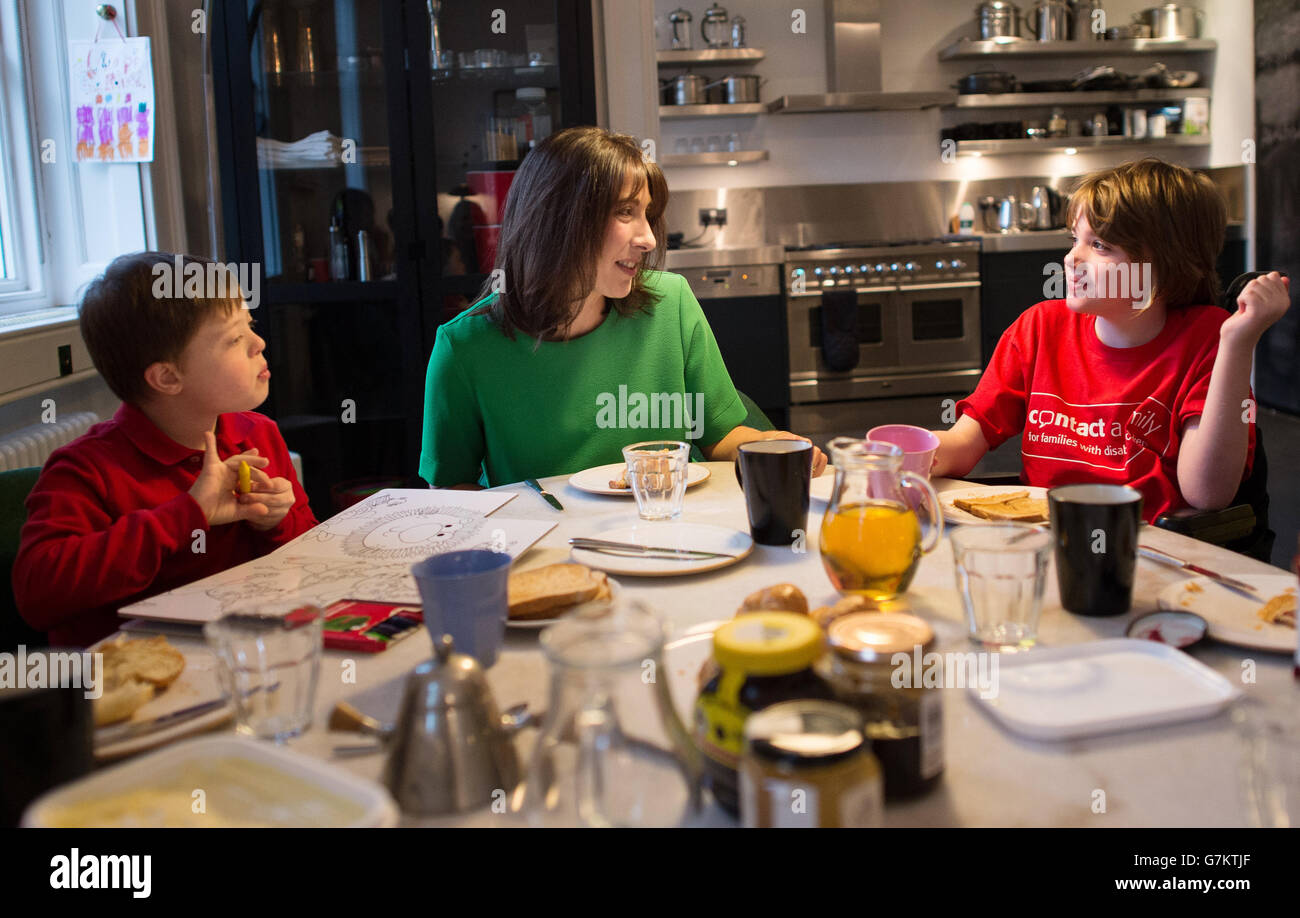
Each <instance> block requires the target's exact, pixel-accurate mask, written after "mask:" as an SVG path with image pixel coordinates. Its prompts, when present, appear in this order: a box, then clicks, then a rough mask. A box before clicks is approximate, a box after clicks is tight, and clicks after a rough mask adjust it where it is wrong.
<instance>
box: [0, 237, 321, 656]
mask: <svg viewBox="0 0 1300 918" xmlns="http://www.w3.org/2000/svg"><path fill="white" fill-rule="evenodd" d="M178 268H179V269H180V271H179V272H178V270H177V269H178ZM168 273H171V274H176V273H180V274H181V276H178V277H172V278H171V283H170V284H164V283H162V282H163V281H164V280H166V279H167V278H166V277H164V275H166V274H168ZM195 280H198V281H199V283H197V284H195V283H194V281H195ZM196 286H198V287H202V288H205V289H203V290H202V291H201V292H202V293H203V295H201V296H192V295H189V293H190V291H192V290H193V289H194V288H195V287H196ZM182 291H185V293H182ZM173 293H174V294H175V295H173ZM160 294H166V295H160ZM81 335H82V338H83V339H84V340H85V342H86V347H87V349H88V350H89V351H90V356H91V359H92V360H93V361H94V363H95V368H96V369H98V370H99V373H100V375H101V376H103V377H104V381H105V382H106V383H107V384H108V386H109V388H111V389H112V390H113V392H114V393H115V394H116V395H118V397H120V398H121V399H122V407H121V408H120V409H118V411H117V413H116V414H115V415H114V416H113V418H112V419H111V420H108V421H104V422H102V423H99V424H96V425H95V426H94V427H92V428H91V429H90V430H89V431H88V432H87V433H86V434H85V436H82V437H79V438H78V439H77V440H75V441H74V442H72V443H69V444H68V445H67V446H65V447H63V448H61V449H59V450H56V451H55V452H54V453H53V455H51V456H50V458H49V460H48V461H47V462H46V463H45V467H44V468H43V469H42V471H41V476H40V478H39V479H38V480H37V482H36V486H35V487H34V488H33V489H32V493H31V495H30V496H29V497H28V498H27V514H28V516H27V523H26V525H25V526H24V527H23V530H22V541H21V545H20V547H19V549H18V557H17V559H16V560H15V562H14V571H13V583H14V599H15V600H16V601H17V604H18V610H19V612H20V613H21V614H22V616H23V618H24V619H26V620H27V622H28V624H30V625H31V626H32V627H34V628H37V629H38V630H41V631H48V632H50V641H51V643H52V644H55V645H59V644H62V645H78V646H84V645H87V644H90V643H92V642H93V641H95V640H98V639H99V638H101V637H104V636H105V635H107V634H109V633H111V632H112V631H113V630H114V629H115V628H116V627H117V615H116V613H117V610H118V609H119V608H120V607H122V606H125V605H129V604H130V603H133V602H135V601H137V600H140V599H144V598H145V597H147V596H152V595H153V594H155V593H161V592H164V591H166V590H170V589H173V588H175V587H178V586H181V585H183V584H186V583H189V582H191V581H194V580H197V579H199V578H201V577H206V576H208V575H209V574H214V573H217V572H218V571H222V570H225V569H226V568H228V567H231V566H233V565H236V564H240V563H242V562H244V561H249V560H251V559H253V558H256V557H258V556H260V555H264V554H266V553H268V552H270V551H271V550H273V549H274V548H276V547H277V546H279V545H281V544H283V543H285V542H288V541H289V540H290V539H293V538H294V537H295V536H298V535H299V534H301V533H303V532H305V531H307V530H308V529H310V528H311V527H312V526H315V525H316V518H315V517H314V516H312V512H311V508H310V507H309V506H308V505H307V495H306V494H305V493H304V492H303V490H302V486H301V485H299V484H298V479H297V476H296V475H295V474H294V471H293V465H292V464H291V463H290V460H289V451H288V448H287V447H286V446H285V444H284V440H283V438H281V436H280V431H279V428H277V427H276V426H275V422H273V421H271V420H270V419H269V418H267V417H265V416H263V415H260V414H257V413H255V412H253V411H252V410H251V409H253V408H256V407H257V406H258V405H260V404H261V403H262V402H264V401H265V400H266V396H267V392H268V386H269V383H268V380H269V379H270V376H271V374H270V371H269V370H268V369H267V365H266V359H265V358H264V357H263V356H262V351H263V350H264V349H265V347H266V342H265V341H263V340H262V339H261V338H260V337H258V336H257V335H256V334H255V333H254V332H253V322H252V319H251V316H250V313H249V309H248V308H247V307H246V306H245V304H244V302H243V301H242V299H240V291H239V287H238V283H237V282H236V281H234V280H233V278H232V277H231V275H230V274H228V273H226V269H225V268H224V267H223V266H220V265H214V264H213V263H212V262H210V261H208V260H207V259H204V258H198V257H195V256H180V257H178V256H174V255H170V254H166V253H162V252H141V253H138V254H135V255H124V256H122V257H120V258H118V259H116V260H114V261H113V263H112V264H110V265H109V266H108V269H107V270H106V271H105V272H104V274H103V275H102V276H101V277H99V278H96V280H95V281H94V282H92V283H91V285H90V287H89V288H88V289H87V291H86V295H85V297H84V298H83V299H82V303H81ZM222 457H224V458H222ZM241 462H246V463H247V464H248V466H249V469H250V476H249V477H250V479H251V488H250V490H249V491H248V493H240V490H239V487H238V485H239V467H240V463H241Z"/></svg>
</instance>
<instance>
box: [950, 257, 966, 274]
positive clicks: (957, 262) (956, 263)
mask: <svg viewBox="0 0 1300 918" xmlns="http://www.w3.org/2000/svg"><path fill="white" fill-rule="evenodd" d="M965 267H966V262H964V261H962V260H961V259H960V258H954V259H953V260H952V269H953V270H954V271H961V270H963V269H964V268H965Z"/></svg>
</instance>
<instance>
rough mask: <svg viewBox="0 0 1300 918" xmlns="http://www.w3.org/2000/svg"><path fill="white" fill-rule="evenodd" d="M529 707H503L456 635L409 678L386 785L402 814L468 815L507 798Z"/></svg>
mask: <svg viewBox="0 0 1300 918" xmlns="http://www.w3.org/2000/svg"><path fill="white" fill-rule="evenodd" d="M532 721H533V716H532V715H531V714H529V713H527V711H526V706H525V705H519V706H517V707H514V708H511V709H510V710H509V711H507V712H506V713H505V714H501V713H500V712H499V711H498V710H497V706H496V702H495V701H494V700H493V698H492V690H491V689H490V688H489V687H488V684H487V677H486V676H485V675H484V672H483V667H482V666H481V665H480V664H479V662H478V661H477V660H475V659H474V658H473V657H471V656H467V655H465V654H461V653H456V652H455V649H454V647H453V644H452V639H451V635H443V636H442V639H441V640H439V641H437V642H435V644H434V658H433V659H432V660H430V661H428V662H427V663H421V664H420V665H419V666H417V667H416V668H415V669H414V670H413V671H412V672H411V675H410V677H409V678H408V679H407V681H406V689H405V691H404V693H403V696H402V706H401V709H400V712H399V714H398V719H397V727H396V729H395V730H394V731H393V733H392V737H391V740H390V742H389V753H388V761H387V762H386V763H385V766H384V775H383V783H384V785H385V786H386V787H387V788H388V789H389V791H390V792H391V793H392V795H393V798H394V799H395V800H396V801H397V804H398V806H400V807H401V808H402V811H403V812H404V813H407V814H409V815H412V816H424V817H427V816H443V815H447V814H450V813H466V812H469V811H471V810H476V809H480V808H481V807H485V806H488V805H489V804H491V803H493V802H494V797H493V795H494V793H495V792H499V791H504V792H505V795H506V797H507V798H509V796H510V795H511V794H513V793H514V789H515V787H516V785H518V784H519V778H520V773H519V758H518V754H517V753H516V751H515V746H514V735H515V734H516V733H517V732H519V731H520V730H521V729H523V728H524V727H527V726H530V725H531V724H532Z"/></svg>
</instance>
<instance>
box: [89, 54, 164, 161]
mask: <svg viewBox="0 0 1300 918" xmlns="http://www.w3.org/2000/svg"><path fill="white" fill-rule="evenodd" d="M68 66H69V70H70V73H69V76H70V80H69V82H68V95H69V108H68V110H69V111H70V112H72V137H73V141H74V143H75V149H76V158H77V162H79V163H86V162H95V163H149V162H153V138H154V127H155V125H154V92H153V64H152V56H151V53H150V49H149V39H147V38H126V39H123V38H119V37H113V38H101V39H100V40H98V41H70V42H68Z"/></svg>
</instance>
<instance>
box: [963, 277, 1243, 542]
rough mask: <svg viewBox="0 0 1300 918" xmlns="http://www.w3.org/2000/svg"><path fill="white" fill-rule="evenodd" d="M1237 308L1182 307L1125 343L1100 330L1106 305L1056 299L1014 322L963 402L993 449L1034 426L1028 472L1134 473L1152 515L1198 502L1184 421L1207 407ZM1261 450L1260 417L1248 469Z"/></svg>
mask: <svg viewBox="0 0 1300 918" xmlns="http://www.w3.org/2000/svg"><path fill="white" fill-rule="evenodd" d="M1227 318H1228V313H1227V312H1226V311H1224V310H1223V309H1220V308H1219V307H1217V306H1189V307H1186V308H1180V309H1171V310H1169V312H1168V314H1167V316H1166V318H1165V326H1164V328H1162V329H1161V330H1160V334H1158V335H1156V337H1155V338H1153V339H1152V340H1150V341H1148V342H1147V343H1146V344H1143V345H1139V346H1138V347H1130V348H1116V347H1110V346H1109V345H1106V344H1103V343H1102V342H1101V341H1100V340H1099V339H1098V338H1097V333H1096V322H1097V318H1096V316H1092V315H1083V314H1080V313H1075V312H1072V311H1071V310H1070V309H1069V307H1067V306H1066V305H1065V301H1064V300H1046V301H1045V302H1042V303H1038V304H1037V305H1035V306H1033V307H1031V308H1029V309H1027V310H1025V312H1024V313H1023V314H1022V315H1021V316H1020V318H1018V319H1017V320H1016V321H1015V323H1014V324H1013V325H1012V326H1011V327H1010V328H1008V329H1007V330H1006V332H1005V333H1004V334H1003V335H1002V339H1001V340H1000V341H999V342H998V346H997V350H996V351H994V353H993V359H992V360H991V361H989V366H988V369H986V370H985V371H984V375H983V376H982V377H981V378H980V382H979V385H978V386H977V387H976V389H975V391H974V392H973V393H972V394H971V396H970V397H969V398H965V399H962V400H961V401H960V402H958V403H957V411H958V413H959V414H967V415H970V416H971V417H972V418H974V419H975V420H976V421H978V422H979V425H980V428H981V429H982V430H983V431H984V439H985V440H987V441H988V443H989V447H990V449H992V448H996V447H997V446H999V445H1000V444H1001V443H1003V442H1004V441H1006V440H1007V439H1008V438H1010V437H1013V436H1015V435H1016V434H1017V433H1020V432H1021V431H1022V430H1023V431H1024V436H1023V437H1022V439H1021V455H1022V458H1023V462H1024V464H1023V467H1022V471H1021V475H1020V478H1021V481H1023V482H1024V483H1025V484H1029V485H1038V486H1040V487H1045V488H1050V487H1055V486H1056V485H1063V484H1076V483H1079V482H1100V483H1105V484H1127V485H1132V486H1133V487H1134V488H1136V489H1138V490H1139V491H1141V492H1142V498H1143V500H1142V515H1143V517H1144V518H1145V519H1146V520H1147V521H1148V522H1150V521H1152V520H1154V519H1155V518H1156V517H1157V516H1159V515H1160V514H1162V513H1167V512H1169V511H1171V510H1177V509H1179V508H1182V507H1185V506H1187V501H1185V500H1184V499H1183V495H1182V493H1181V492H1180V491H1179V489H1178V477H1177V469H1178V447H1179V444H1180V443H1181V442H1182V434H1183V426H1184V425H1185V424H1186V423H1187V422H1188V421H1190V420H1191V419H1192V418H1195V417H1198V416H1199V415H1200V414H1201V412H1202V411H1203V410H1204V408H1205V396H1206V393H1207V392H1208V391H1209V387H1210V371H1211V370H1213V369H1214V358H1215V355H1216V354H1217V353H1218V350H1219V326H1221V325H1222V324H1223V323H1224V321H1225V320H1226V319H1227ZM1254 458H1255V425H1254V423H1253V422H1252V423H1251V424H1250V433H1249V440H1248V446H1247V450H1246V466H1245V470H1244V472H1243V474H1242V480H1245V477H1246V476H1247V475H1249V474H1250V469H1251V465H1252V463H1253V462H1254Z"/></svg>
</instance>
